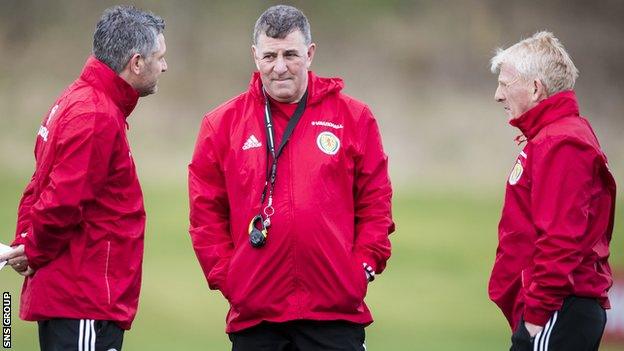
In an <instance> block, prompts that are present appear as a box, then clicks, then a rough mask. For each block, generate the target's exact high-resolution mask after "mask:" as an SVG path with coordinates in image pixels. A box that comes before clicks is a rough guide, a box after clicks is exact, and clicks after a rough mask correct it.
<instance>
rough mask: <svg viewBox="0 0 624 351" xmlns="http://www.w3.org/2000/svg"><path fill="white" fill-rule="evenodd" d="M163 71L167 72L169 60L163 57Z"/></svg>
mask: <svg viewBox="0 0 624 351" xmlns="http://www.w3.org/2000/svg"><path fill="white" fill-rule="evenodd" d="M162 71H163V72H167V61H166V60H165V59H163V65H162Z"/></svg>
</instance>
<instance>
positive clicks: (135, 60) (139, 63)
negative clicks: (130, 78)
mask: <svg viewBox="0 0 624 351" xmlns="http://www.w3.org/2000/svg"><path fill="white" fill-rule="evenodd" d="M142 58H143V57H142V56H141V54H139V53H136V54H134V55H132V57H130V61H128V68H129V69H130V72H132V73H134V74H136V75H139V74H140V73H141V71H142V70H143V65H144V64H145V62H143V61H144V60H142Z"/></svg>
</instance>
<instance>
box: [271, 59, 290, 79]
mask: <svg viewBox="0 0 624 351" xmlns="http://www.w3.org/2000/svg"><path fill="white" fill-rule="evenodd" d="M287 70H288V68H287V67H286V61H285V60H284V57H283V56H281V55H278V56H277V59H276V60H275V67H273V71H275V73H277V74H282V73H285V72H286V71H287Z"/></svg>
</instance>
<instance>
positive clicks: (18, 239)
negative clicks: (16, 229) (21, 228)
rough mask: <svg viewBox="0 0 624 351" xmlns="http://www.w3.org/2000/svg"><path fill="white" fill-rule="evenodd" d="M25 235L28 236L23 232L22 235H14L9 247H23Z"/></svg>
mask: <svg viewBox="0 0 624 351" xmlns="http://www.w3.org/2000/svg"><path fill="white" fill-rule="evenodd" d="M27 235H28V233H27V232H24V233H21V234H18V235H16V236H15V240H13V242H12V243H11V245H9V246H19V245H25V244H26V236H27Z"/></svg>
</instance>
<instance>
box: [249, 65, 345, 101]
mask: <svg viewBox="0 0 624 351" xmlns="http://www.w3.org/2000/svg"><path fill="white" fill-rule="evenodd" d="M342 88H344V82H343V81H342V79H340V78H323V77H318V76H317V75H316V74H314V72H312V71H308V102H307V105H308V106H310V105H313V104H315V103H318V102H320V101H321V100H322V99H323V98H324V97H325V96H327V95H329V94H332V93H337V92H339V91H341V90H342ZM248 91H249V93H251V95H252V96H254V98H256V99H260V100H261V101H262V102H264V94H262V79H260V72H258V71H256V72H254V73H253V74H252V75H251V81H250V82H249V90H248Z"/></svg>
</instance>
